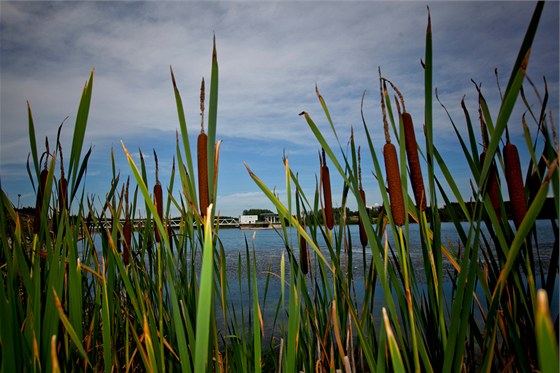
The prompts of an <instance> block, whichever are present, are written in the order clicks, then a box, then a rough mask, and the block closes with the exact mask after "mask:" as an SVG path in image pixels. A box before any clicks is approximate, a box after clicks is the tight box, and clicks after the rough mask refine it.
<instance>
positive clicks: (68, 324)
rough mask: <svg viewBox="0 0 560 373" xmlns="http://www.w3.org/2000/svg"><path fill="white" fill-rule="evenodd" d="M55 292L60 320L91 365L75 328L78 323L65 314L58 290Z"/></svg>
mask: <svg viewBox="0 0 560 373" xmlns="http://www.w3.org/2000/svg"><path fill="white" fill-rule="evenodd" d="M53 292H54V297H55V300H56V309H57V311H58V316H59V317H60V321H62V324H63V325H64V328H65V329H66V332H67V333H68V335H69V336H70V339H72V342H74V344H75V345H76V348H77V349H78V351H79V352H80V354H81V355H82V358H84V360H86V362H87V364H88V365H89V366H90V367H91V363H90V361H89V359H88V356H87V353H86V350H85V349H84V346H83V345H82V339H81V338H80V337H79V336H78V333H77V332H76V330H75V329H74V325H76V324H74V323H72V322H70V320H69V319H68V317H66V315H65V314H64V309H63V308H62V304H61V303H60V299H59V298H58V294H56V291H54V290H53ZM80 321H81V320H80ZM78 325H79V326H80V327H81V323H80V324H78Z"/></svg>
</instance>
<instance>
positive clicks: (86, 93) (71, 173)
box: [68, 69, 94, 190]
mask: <svg viewBox="0 0 560 373" xmlns="http://www.w3.org/2000/svg"><path fill="white" fill-rule="evenodd" d="M93 74H94V69H92V70H91V73H90V75H89V79H88V81H87V82H86V84H85V86H84V89H83V92H82V97H81V99H80V105H79V106H78V113H77V115H76V124H75V127H74V137H73V138H72V149H71V152H70V161H69V162H70V163H69V166H68V179H69V180H71V190H74V189H75V188H76V178H77V172H78V167H79V165H80V156H81V153H82V145H83V143H84V137H85V134H86V126H87V119H88V115H89V107H90V103H91V93H92V89H93Z"/></svg>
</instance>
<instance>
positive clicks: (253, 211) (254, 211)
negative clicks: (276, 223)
mask: <svg viewBox="0 0 560 373" xmlns="http://www.w3.org/2000/svg"><path fill="white" fill-rule="evenodd" d="M260 214H273V212H272V211H270V210H268V209H248V210H243V215H257V216H259V215H260Z"/></svg>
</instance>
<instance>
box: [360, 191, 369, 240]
mask: <svg viewBox="0 0 560 373" xmlns="http://www.w3.org/2000/svg"><path fill="white" fill-rule="evenodd" d="M360 198H361V199H362V202H363V203H364V206H365V205H366V192H364V190H363V189H362V188H360ZM359 223H360V243H361V244H362V246H367V244H368V238H367V234H366V228H365V226H364V221H363V220H362V218H361V217H360V219H359ZM368 224H369V221H368Z"/></svg>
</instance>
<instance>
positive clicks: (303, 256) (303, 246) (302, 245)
mask: <svg viewBox="0 0 560 373" xmlns="http://www.w3.org/2000/svg"><path fill="white" fill-rule="evenodd" d="M301 224H302V227H303V229H305V215H303V216H302V217H301ZM308 261H309V259H308V257H307V241H306V240H305V238H304V237H303V236H302V235H300V236H299V262H300V266H301V272H303V274H304V275H306V274H307V272H309V266H308Z"/></svg>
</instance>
